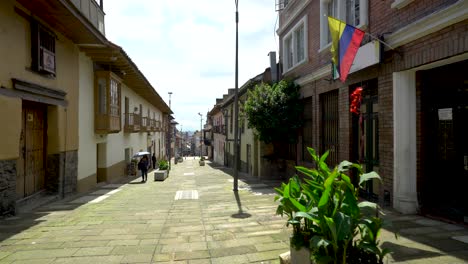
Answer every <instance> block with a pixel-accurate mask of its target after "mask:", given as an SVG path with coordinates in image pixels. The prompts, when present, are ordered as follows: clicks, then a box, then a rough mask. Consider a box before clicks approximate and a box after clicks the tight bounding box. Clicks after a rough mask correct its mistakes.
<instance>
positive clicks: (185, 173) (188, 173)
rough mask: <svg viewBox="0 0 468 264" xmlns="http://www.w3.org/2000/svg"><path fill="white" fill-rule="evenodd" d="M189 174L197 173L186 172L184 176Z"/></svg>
mask: <svg viewBox="0 0 468 264" xmlns="http://www.w3.org/2000/svg"><path fill="white" fill-rule="evenodd" d="M188 175H195V173H193V172H185V173H184V176H188Z"/></svg>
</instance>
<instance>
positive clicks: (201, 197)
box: [0, 158, 468, 264]
mask: <svg viewBox="0 0 468 264" xmlns="http://www.w3.org/2000/svg"><path fill="white" fill-rule="evenodd" d="M140 181H141V178H136V179H134V178H131V179H128V181H127V182H125V183H122V184H109V185H105V186H101V187H100V188H97V189H96V190H94V191H93V192H90V193H88V194H86V195H81V196H77V197H74V198H73V199H66V200H62V201H59V202H56V203H51V204H48V205H46V206H43V207H41V208H39V209H36V210H34V211H32V212H29V213H23V214H20V215H18V216H15V217H10V218H7V219H4V220H0V263H87V264H91V263H187V264H188V263H190V264H191V263H213V264H215V263H229V264H230V263H278V262H279V261H278V255H279V254H280V253H283V252H286V251H288V249H289V243H288V240H289V239H288V238H289V234H290V233H289V232H290V230H288V228H286V227H285V219H282V218H281V217H279V216H275V215H274V213H275V209H276V204H275V202H274V201H273V198H274V195H273V193H274V192H273V188H272V186H277V185H278V184H279V183H278V182H274V181H263V182H258V181H255V180H252V179H248V178H242V177H241V181H240V182H239V192H238V194H237V195H235V194H234V192H232V177H231V176H230V175H229V174H228V173H227V170H226V169H225V168H223V167H221V166H217V165H215V164H210V163H209V162H207V165H206V166H199V165H198V159H193V158H187V159H186V160H184V161H183V162H182V163H179V164H177V165H173V166H172V170H171V172H170V175H169V177H168V178H167V179H166V180H165V181H153V176H152V174H149V175H148V181H147V182H146V183H141V182H140ZM386 218H387V219H389V220H392V222H393V227H392V230H397V231H398V232H399V234H400V235H399V237H398V239H395V237H394V235H393V233H392V232H389V231H384V232H383V233H382V239H383V241H384V246H386V247H389V248H391V249H392V250H393V251H394V253H393V255H392V256H391V257H389V258H388V259H387V260H386V262H387V263H390V262H402V263H429V262H430V263H432V264H434V263H466V262H467V261H468V244H466V242H468V230H467V229H466V228H464V227H461V226H457V225H451V224H445V223H441V222H438V221H434V220H430V219H427V218H423V217H420V216H401V215H398V214H396V213H394V212H388V213H387V216H386ZM453 237H455V238H456V239H454V238H453ZM463 241H465V242H463Z"/></svg>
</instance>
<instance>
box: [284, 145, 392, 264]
mask: <svg viewBox="0 0 468 264" xmlns="http://www.w3.org/2000/svg"><path fill="white" fill-rule="evenodd" d="M308 151H309V153H310V154H311V156H312V158H313V160H314V162H315V165H316V166H315V168H310V169H309V168H305V167H302V166H298V167H296V169H297V170H298V171H300V172H301V173H303V174H304V175H305V178H304V179H303V180H301V179H299V177H298V176H297V175H296V176H294V177H292V178H291V179H290V180H289V182H288V183H287V184H284V183H283V184H282V185H281V187H280V188H277V189H276V192H277V193H278V196H276V197H275V200H278V201H279V205H278V208H277V211H276V213H277V214H280V215H286V216H287V217H288V220H287V225H292V227H293V234H292V237H291V261H292V263H304V262H303V261H304V260H299V262H298V261H296V260H295V256H294V253H295V252H296V251H297V250H306V251H307V250H308V251H309V252H310V255H311V257H310V260H312V261H313V262H315V263H327V264H328V263H334V264H337V263H343V264H344V263H383V258H384V256H385V255H386V254H387V253H389V251H388V250H387V249H383V250H382V249H381V248H380V247H379V241H378V236H379V234H380V229H381V228H382V224H383V221H382V219H381V218H380V217H379V216H380V213H381V212H380V208H379V207H378V206H377V204H375V203H371V202H367V201H362V202H359V199H358V193H359V188H360V187H362V186H363V185H364V183H365V182H367V181H369V180H371V179H380V177H379V175H378V174H377V173H375V172H370V173H363V170H362V168H361V166H360V165H359V164H355V163H352V162H349V161H343V162H341V163H340V164H339V165H338V166H336V167H335V168H334V169H333V170H332V169H330V168H329V167H328V165H327V164H326V162H325V160H326V158H327V156H328V152H326V153H325V154H324V155H322V156H321V157H320V156H318V155H317V154H316V153H315V150H314V149H312V148H308ZM350 169H355V170H356V174H357V177H358V179H359V181H358V182H359V184H358V186H354V185H353V184H352V182H351V179H350V177H349V176H348V175H346V172H348V171H349V170H350ZM310 260H308V261H309V262H310ZM306 263H307V262H306Z"/></svg>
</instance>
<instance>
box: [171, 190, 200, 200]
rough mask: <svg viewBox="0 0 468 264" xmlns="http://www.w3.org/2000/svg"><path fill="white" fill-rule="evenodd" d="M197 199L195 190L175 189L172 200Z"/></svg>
mask: <svg viewBox="0 0 468 264" xmlns="http://www.w3.org/2000/svg"><path fill="white" fill-rule="evenodd" d="M197 199H198V191H197V190H185V191H177V192H176V195H175V197H174V200H197Z"/></svg>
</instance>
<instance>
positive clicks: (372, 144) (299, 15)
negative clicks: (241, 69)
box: [278, 0, 468, 222]
mask: <svg viewBox="0 0 468 264" xmlns="http://www.w3.org/2000/svg"><path fill="white" fill-rule="evenodd" d="M278 10H279V15H280V18H279V22H280V23H279V29H278V34H279V36H280V61H281V65H282V72H283V76H284V77H285V78H294V79H295V80H296V82H297V83H298V84H300V85H301V87H302V89H301V93H302V97H303V100H304V106H305V107H304V109H305V110H304V121H305V126H304V128H303V131H302V134H301V135H300V137H299V142H300V143H299V144H298V158H297V162H298V164H302V165H311V164H310V162H311V161H310V159H309V157H308V154H307V151H306V147H308V146H311V147H314V148H315V149H317V150H318V151H319V152H320V153H324V152H325V151H326V150H330V157H329V159H328V161H329V163H330V165H335V164H337V163H338V162H339V161H341V160H345V159H346V160H351V161H355V162H360V163H362V164H363V165H364V167H365V169H366V170H367V171H370V170H374V171H377V172H378V173H379V174H380V176H381V177H382V178H383V184H379V183H378V182H374V183H373V184H369V185H368V186H367V187H366V189H365V190H363V195H364V196H366V197H367V198H369V199H375V200H379V201H380V202H382V203H385V204H391V205H392V206H393V207H394V208H395V209H397V210H398V211H400V212H403V213H416V212H420V213H423V214H427V215H436V216H441V217H445V218H449V219H451V220H454V221H457V222H463V221H465V222H467V221H468V208H467V205H466V203H463V202H462V201H464V200H466V199H464V197H463V193H464V192H463V190H464V188H466V187H465V186H466V184H467V183H468V182H467V181H468V169H467V168H468V165H467V164H468V158H467V157H468V140H467V138H466V135H467V134H468V130H467V126H466V125H464V124H466V122H467V120H468V116H467V113H468V111H467V107H468V106H467V102H468V86H467V83H468V79H467V76H468V75H467V74H466V72H468V42H467V32H468V2H467V1H463V0H446V1H426V0H420V1H414V0H394V1H367V0H355V1H344V0H304V1H302V0H301V1H299V0H291V1H279V2H278ZM327 16H332V17H335V18H338V19H340V20H342V21H345V22H346V23H347V24H349V25H353V26H355V27H357V28H360V29H362V30H364V31H365V32H366V33H367V34H366V36H365V38H364V41H363V43H362V45H361V47H360V49H359V51H358V53H357V55H356V58H355V61H354V64H353V66H352V68H351V72H350V75H349V76H348V78H347V80H346V82H345V83H342V82H340V81H339V80H336V79H334V78H333V77H332V74H331V63H330V61H331V54H330V46H331V38H330V33H329V29H328V22H327ZM379 40H380V41H383V42H385V44H382V42H379ZM357 87H362V88H363V101H362V105H361V114H362V116H361V117H362V118H360V117H359V116H356V115H352V114H351V113H350V111H349V106H350V94H351V93H352V92H353V91H354V90H355V89H356V88H357Z"/></svg>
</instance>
